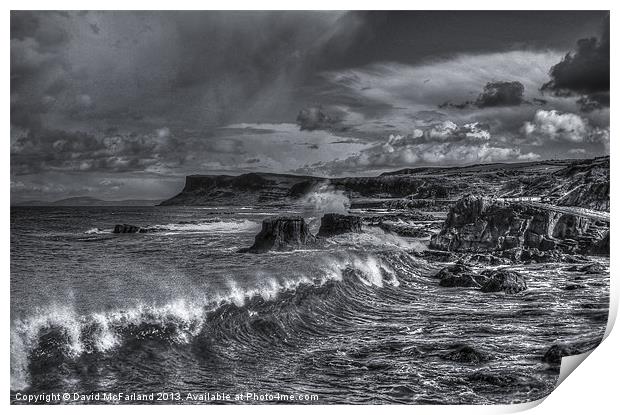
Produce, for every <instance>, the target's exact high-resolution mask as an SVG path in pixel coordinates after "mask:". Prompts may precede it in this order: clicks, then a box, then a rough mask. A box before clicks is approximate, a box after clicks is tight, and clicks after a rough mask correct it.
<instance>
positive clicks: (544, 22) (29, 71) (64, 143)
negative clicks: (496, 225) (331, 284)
mask: <svg viewBox="0 0 620 415" xmlns="http://www.w3.org/2000/svg"><path fill="white" fill-rule="evenodd" d="M604 15H605V13H604V12H536V13H532V12H346V13H342V12H206V11H191V12H189V11H187V12H144V11H139V12H129V11H126V12H96V11H91V12H47V11H46V12H31V11H17V12H12V13H11V174H12V179H13V178H15V179H16V180H15V182H16V183H18V182H22V183H23V184H24V186H17V187H15V189H16V190H15V191H16V192H19V191H21V190H20V189H25V188H27V187H28V183H30V184H35V185H36V186H35V187H32V189H35V188H40V189H45V188H46V187H45V182H46V180H48V179H49V180H53V181H57V183H61V184H62V186H60V187H58V186H54V185H53V184H54V183H50V185H49V186H48V187H47V188H49V189H55V190H54V192H56V191H57V192H56V193H54V194H58V195H61V194H62V192H67V194H69V193H71V192H75V191H76V190H75V189H78V188H79V189H85V188H87V187H88V188H92V189H94V190H93V191H95V192H96V191H97V189H98V188H103V187H102V186H103V184H101V183H100V182H101V180H100V179H101V178H100V177H99V175H101V176H105V175H107V174H110V175H113V176H114V180H118V181H119V183H127V182H126V181H124V179H125V178H128V177H132V180H134V179H135V181H134V182H132V183H133V184H132V185H126V186H122V185H119V186H108V187H106V189H111V188H117V187H118V188H123V189H126V190H125V191H127V192H129V190H127V189H131V191H135V190H136V189H139V188H140V185H138V184H137V183H138V182H139V181H138V180H137V178H136V177H137V176H140V175H142V174H144V175H159V176H158V177H161V176H163V175H167V177H173V176H175V175H176V176H177V177H181V176H183V175H184V174H186V173H189V174H191V173H209V172H226V173H239V172H241V171H245V170H244V169H248V170H251V169H252V168H255V169H257V168H261V169H265V170H268V169H269V170H272V171H291V170H292V169H294V168H298V166H302V165H304V164H312V163H316V162H317V160H319V161H320V162H319V165H321V164H325V163H326V162H329V160H334V159H335V158H338V157H342V158H346V157H348V156H349V155H351V154H353V153H356V152H360V151H363V149H364V148H366V147H368V146H375V145H376V144H377V143H383V142H385V140H386V137H388V136H389V135H390V134H394V135H395V136H397V135H398V136H402V137H408V136H409V134H410V133H411V132H412V131H415V130H417V129H421V130H424V131H425V132H424V133H423V134H422V135H421V136H419V137H418V136H415V134H414V136H415V138H416V139H417V140H418V141H416V143H411V142H409V141H407V140H404V141H402V140H395V141H394V140H393V142H392V143H391V144H390V146H391V148H392V149H393V154H390V155H389V156H385V157H383V156H379V155H373V156H372V157H370V156H371V155H370V154H369V153H365V155H366V156H369V158H368V160H371V161H373V160H376V161H377V163H372V164H373V166H379V165H380V164H381V163H380V162H379V161H381V160H385V161H386V163H387V164H386V165H390V166H391V165H395V163H401V162H402V163H404V162H407V161H411V160H419V161H420V160H421V161H428V162H432V163H437V164H446V163H453V162H455V160H457V159H456V158H455V157H457V156H458V155H459V154H461V155H463V157H465V158H468V159H473V158H475V157H479V158H480V160H490V159H493V158H509V157H512V156H514V157H519V155H520V153H518V152H516V151H512V149H511V151H507V150H505V149H504V148H507V147H502V146H501V144H505V143H506V142H507V141H506V140H507V139H505V137H509V138H510V137H513V135H511V134H515V131H517V132H518V130H519V128H521V126H522V125H523V122H524V120H531V119H532V116H533V112H534V111H535V110H536V108H535V107H534V106H533V105H532V106H525V105H521V106H520V107H519V108H517V105H518V104H517V102H520V101H519V100H521V101H522V100H523V99H525V98H524V97H523V93H521V94H520V93H519V88H518V85H516V84H515V82H520V83H521V84H522V85H524V87H525V90H526V92H528V93H531V92H532V91H537V90H538V88H539V87H540V85H542V84H543V83H544V82H545V81H546V80H547V79H548V78H547V75H546V69H547V68H550V67H551V66H552V65H553V63H556V62H559V61H560V56H561V55H560V53H561V54H563V53H564V52H565V51H567V50H569V49H570V48H571V47H572V45H573V44H574V40H575V39H579V38H582V37H584V36H586V35H588V34H590V33H595V30H596V25H597V24H598V23H599V22H600V20H601V19H602V18H603V17H604ZM599 43H600V42H599ZM588 47H589V48H590V49H593V50H599V49H600V48H601V46H600V45H598V44H596V45H594V46H592V45H590V46H588ZM588 47H586V48H585V49H583V50H582V52H583V53H582V52H579V53H576V54H575V55H576V56H578V57H579V59H577V60H579V61H581V60H583V59H582V58H581V56H582V55H583V56H585V51H587V50H589V49H588ZM580 50H581V49H580ZM558 51H561V52H558ZM589 53H590V52H589ZM575 59H576V58H574V57H571V62H572V61H574V60H575ZM540 68H543V69H542V70H541V69H540ZM560 78H561V77H560ZM560 78H558V79H560ZM491 79H495V80H497V79H499V80H509V81H510V82H507V83H506V84H504V83H503V82H499V83H498V82H492V83H489V84H488V85H487V87H488V88H487V89H485V90H484V91H481V89H482V87H483V85H485V83H487V82H488V80H491ZM607 92H608V91H602V92H600V93H599V92H596V91H589V92H588V93H581V92H574V94H575V98H574V99H572V100H570V103H569V104H570V105H572V108H559V109H561V110H563V111H571V112H575V111H576V108H575V100H576V99H578V98H579V99H580V102H579V105H581V106H582V107H583V109H584V111H592V112H591V113H589V114H584V117H587V118H589V119H596V120H597V121H596V123H593V125H594V124H596V125H597V126H601V127H605V124H606V123H607V124H608V120H607V118H606V117H608V115H607V113H606V112H605V111H594V109H597V108H599V107H604V106H608V103H607V102H608V101H605V100H606V99H607V100H608V93H607ZM606 93H607V95H605V94H606ZM447 99H455V102H465V101H466V100H469V101H471V102H470V104H469V106H470V108H469V109H471V111H451V109H454V105H461V104H452V105H453V106H452V107H450V106H448V107H447V109H446V111H445V113H446V114H447V116H446V114H443V113H438V112H435V111H432V110H433V108H436V103H438V102H443V101H445V100H447ZM527 99H528V100H530V101H531V102H534V101H533V100H534V99H535V98H534V97H530V96H528V97H527ZM560 101H562V102H565V101H568V100H566V99H563V98H558V97H555V96H552V97H549V99H548V102H547V103H544V106H545V107H544V108H545V109H552V108H553V106H554V105H556V104H557V103H558V102H560ZM318 104H320V105H321V106H320V107H319V106H318ZM541 104H542V103H541ZM562 105H564V104H562ZM300 108H303V109H302V110H301V111H300ZM456 113H458V114H456ZM455 114H456V115H455ZM448 119H450V120H452V121H453V122H454V124H455V125H457V126H459V127H458V128H457V129H456V130H455V131H452V133H450V134H448V136H449V138H448V139H447V141H440V140H436V139H435V138H432V139H431V138H430V137H431V136H430V134H439V133H437V132H436V131H435V132H433V131H432V129H433V126H434V125H436V124H438V123H441V122H443V121H447V120H448ZM497 120H501V124H502V125H503V126H504V127H502V128H504V130H502V129H500V128H499V127H498V125H497V123H498V122H497ZM483 124H489V125H490V126H491V127H490V128H492V129H493V132H494V136H495V137H496V138H494V139H496V140H497V141H498V142H499V141H500V140H504V141H503V142H501V143H498V142H490V143H487V142H486V141H485V142H483V144H481V145H482V146H483V147H485V146H486V147H485V149H483V150H481V151H477V150H476V148H475V146H474V143H473V141H472V140H474V137H472V136H471V134H472V132H471V131H469V132H468V131H466V130H467V128H469V127H464V126H466V125H476V126H477V128H478V129H479V130H480V131H478V132H477V133H478V134H481V135H484V134H485V131H487V132H488V129H486V130H485V129H484V128H482V125H483ZM515 126H516V127H515ZM450 128H452V127H450ZM450 128H449V129H450ZM461 128H464V130H460V129H461ZM508 129H511V130H512V131H508ZM483 130H484V131H483ZM498 131H501V134H497V132H498ZM504 133H505V134H504ZM416 134H417V133H416ZM468 134H469V136H468ZM439 136H441V134H439V135H438V136H437V137H439ZM459 138H460V140H459ZM299 143H305V144H304V145H306V146H307V147H306V148H304V147H300V146H299V145H298V144H299ZM330 143H331V144H330ZM403 143H407V144H406V145H405V144H403ZM485 143H486V144H485ZM327 144H330V145H327ZM301 148H303V149H304V151H300V149H301ZM376 150H377V151H379V148H377V149H376ZM401 153H402V155H400V154H401ZM523 154H527V151H524V152H523ZM364 157H365V156H364ZM364 157H362V160H363V159H364ZM255 160H256V161H255ZM259 160H260V161H259ZM357 165H358V167H359V168H360V169H361V170H360V171H362V172H363V170H364V167H363V163H358V164H357ZM52 172H53V173H54V174H53V175H51V174H50V173H52ZM63 175H64V176H63ZM26 176H27V177H28V180H26V179H24V180H21V178H24V177H26ZM78 177H79V178H83V179H77V178H78ZM106 177H107V176H106ZM86 178H88V180H87V179H86ZM95 178H96V180H95ZM72 182H75V183H76V187H75V189H73V190H71V183H72ZM78 182H79V183H80V184H79V186H78V184H77V183H78ZM148 183H149V186H154V183H155V181H154V179H153V181H150V182H148ZM167 186H168V185H167ZM61 187H62V189H64V190H62V189H61ZM166 188H167V189H169V188H171V187H169V186H168V187H166ZM164 196H165V195H164ZM149 197H152V195H150V196H149Z"/></svg>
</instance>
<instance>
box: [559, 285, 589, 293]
mask: <svg viewBox="0 0 620 415" xmlns="http://www.w3.org/2000/svg"><path fill="white" fill-rule="evenodd" d="M584 288H588V286H586V285H583V284H569V285H567V286H566V287H564V289H565V290H566V291H573V290H582V289H584Z"/></svg>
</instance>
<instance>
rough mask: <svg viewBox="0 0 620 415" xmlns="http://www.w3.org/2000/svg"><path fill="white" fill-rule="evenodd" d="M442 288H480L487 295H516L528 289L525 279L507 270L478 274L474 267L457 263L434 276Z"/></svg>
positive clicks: (487, 271)
mask: <svg viewBox="0 0 620 415" xmlns="http://www.w3.org/2000/svg"><path fill="white" fill-rule="evenodd" d="M434 277H435V278H437V279H439V285H440V286H442V287H467V288H478V289H480V291H482V292H485V293H490V292H501V291H503V292H505V293H506V294H516V293H519V292H521V291H523V290H526V289H527V284H526V283H525V277H523V276H522V275H521V274H519V273H518V272H516V271H510V270H507V269H498V270H486V271H483V272H481V273H477V272H476V271H474V270H473V268H472V267H470V266H468V265H465V264H461V263H456V264H454V265H450V266H448V267H445V268H442V269H441V270H440V271H439V272H438V273H437V274H435V276H434Z"/></svg>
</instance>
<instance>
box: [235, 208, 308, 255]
mask: <svg viewBox="0 0 620 415" xmlns="http://www.w3.org/2000/svg"><path fill="white" fill-rule="evenodd" d="M314 242H316V237H315V236H314V235H312V233H310V229H309V227H308V225H307V224H306V222H305V221H304V219H303V218H302V217H301V216H279V217H276V218H268V219H265V220H264V221H263V226H262V229H261V231H260V232H259V233H258V234H257V235H256V237H255V239H254V245H252V246H251V247H250V248H249V249H247V250H245V251H244V252H251V253H262V252H267V251H287V250H292V249H296V248H301V247H303V246H306V245H309V244H312V243H314Z"/></svg>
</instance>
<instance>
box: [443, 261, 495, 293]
mask: <svg viewBox="0 0 620 415" xmlns="http://www.w3.org/2000/svg"><path fill="white" fill-rule="evenodd" d="M435 278H438V279H439V285H440V286H442V287H475V288H480V287H482V284H484V283H485V282H486V277H485V276H483V275H480V274H476V273H475V272H474V271H473V270H472V268H471V267H469V266H467V265H463V264H454V265H450V266H449V267H445V268H442V269H441V270H440V271H439V272H438V273H437V274H435Z"/></svg>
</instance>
